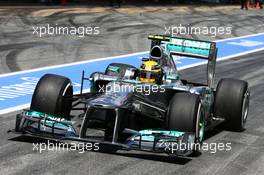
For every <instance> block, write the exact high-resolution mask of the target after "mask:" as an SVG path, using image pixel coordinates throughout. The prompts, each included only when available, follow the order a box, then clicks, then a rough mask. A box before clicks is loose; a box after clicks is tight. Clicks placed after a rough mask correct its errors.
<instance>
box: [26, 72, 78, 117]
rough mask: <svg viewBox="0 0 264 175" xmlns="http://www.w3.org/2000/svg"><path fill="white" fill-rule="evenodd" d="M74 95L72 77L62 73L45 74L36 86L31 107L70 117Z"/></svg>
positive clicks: (39, 110)
mask: <svg viewBox="0 0 264 175" xmlns="http://www.w3.org/2000/svg"><path fill="white" fill-rule="evenodd" d="M72 95H73V88H72V85H71V81H70V79H68V78H66V77H63V76H60V75H54V74H45V75H44V76H42V77H41V78H40V80H39V82H38V84H37V86H36V88H35V91H34V93H33V97H32V100H31V106H30V109H31V110H34V111H38V112H43V113H47V114H51V115H56V116H61V117H64V118H66V119H70V111H71V103H72V101H71V97H72ZM66 97H67V98H66Z"/></svg>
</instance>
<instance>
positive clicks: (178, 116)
mask: <svg viewBox="0 0 264 175" xmlns="http://www.w3.org/2000/svg"><path fill="white" fill-rule="evenodd" d="M168 127H169V129H170V130H174V131H181V132H191V133H195V141H196V143H202V141H203V137H204V117H203V115H202V106H201V102H200V98H199V96H198V95H196V94H191V93H176V94H175V95H174V96H173V98H172V99H171V101H170V104H169V110H168Z"/></svg>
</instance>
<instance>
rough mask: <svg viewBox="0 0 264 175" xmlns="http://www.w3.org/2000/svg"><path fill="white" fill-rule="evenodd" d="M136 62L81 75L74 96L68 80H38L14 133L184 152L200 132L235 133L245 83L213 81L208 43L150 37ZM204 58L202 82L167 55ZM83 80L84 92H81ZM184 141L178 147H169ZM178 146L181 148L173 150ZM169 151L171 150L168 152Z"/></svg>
mask: <svg viewBox="0 0 264 175" xmlns="http://www.w3.org/2000/svg"><path fill="white" fill-rule="evenodd" d="M149 39H150V40H151V50H150V55H149V57H148V58H143V59H142V62H143V63H142V65H141V66H140V67H139V68H136V67H134V66H132V65H127V64H121V63H111V64H110V65H109V66H108V67H107V68H106V70H105V72H94V73H92V74H91V75H90V77H89V78H87V77H85V76H84V72H83V75H82V85H81V92H80V94H78V95H73V88H72V84H71V81H70V79H68V78H66V77H63V76H60V75H54V74H46V75H44V76H43V77H42V78H41V79H40V80H39V82H38V84H37V86H36V88H35V91H34V94H33V97H32V101H31V106H30V109H29V110H24V111H23V112H22V113H21V114H18V115H17V117H16V126H15V131H16V132H19V133H22V134H27V135H31V136H36V137H44V138H47V139H54V140H59V141H68V142H70V141H78V142H93V143H95V142H96V143H97V142H98V143H101V144H105V145H109V146H110V145H112V146H113V145H114V146H117V147H118V149H126V150H132V149H136V150H142V151H151V152H164V153H169V154H173V155H177V156H185V155H189V154H191V153H192V152H193V151H195V146H194V145H196V144H201V143H202V142H203V139H204V135H205V133H206V131H207V130H210V129H212V128H215V127H216V126H218V125H221V126H222V128H224V129H228V130H233V131H242V130H243V129H244V127H245V122H246V119H247V115H248V108H249V97H250V93H249V89H248V83H247V82H245V81H241V80H237V79H221V80H220V81H219V83H218V85H217V87H216V88H214V87H213V84H214V74H215V65H216V58H217V48H216V44H215V43H214V42H208V41H201V40H193V39H186V38H178V37H169V36H163V35H150V36H149ZM175 56H177V57H192V58H199V59H205V60H208V64H207V84H200V83H195V82H189V81H187V80H185V79H182V78H181V76H180V74H179V73H178V70H177V68H176V65H175V62H174V57H175ZM87 81H89V86H90V91H89V92H88V93H83V84H84V83H85V82H87ZM179 144H187V145H188V147H185V149H174V148H173V147H174V146H175V145H179ZM178 148H180V147H178ZM171 150H173V151H174V152H173V153H172V152H171Z"/></svg>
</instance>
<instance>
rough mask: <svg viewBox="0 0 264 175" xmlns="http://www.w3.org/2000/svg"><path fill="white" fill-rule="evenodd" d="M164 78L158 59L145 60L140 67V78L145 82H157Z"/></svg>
mask: <svg viewBox="0 0 264 175" xmlns="http://www.w3.org/2000/svg"><path fill="white" fill-rule="evenodd" d="M161 79H162V70H161V66H160V65H159V63H158V62H157V61H153V60H148V61H145V62H143V64H142V65H141V67H140V69H139V80H140V81H141V82H144V83H157V82H160V81H161Z"/></svg>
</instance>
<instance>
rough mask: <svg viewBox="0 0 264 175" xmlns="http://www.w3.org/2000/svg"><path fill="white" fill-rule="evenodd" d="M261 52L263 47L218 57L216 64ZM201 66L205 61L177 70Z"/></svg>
mask: <svg viewBox="0 0 264 175" xmlns="http://www.w3.org/2000/svg"><path fill="white" fill-rule="evenodd" d="M263 50H264V47H262V48H258V49H254V50H250V51H246V52H242V53H238V54H233V55H229V56H225V57H220V58H217V62H219V61H224V60H228V59H231V58H235V57H239V56H243V55H247V54H250V53H254V52H259V51H263ZM203 64H207V61H203V62H200V63H194V64H191V65H187V66H182V67H180V68H178V70H183V69H188V68H191V67H195V66H200V65H203Z"/></svg>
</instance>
